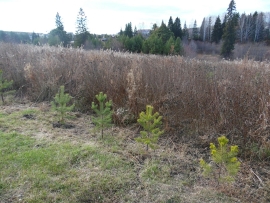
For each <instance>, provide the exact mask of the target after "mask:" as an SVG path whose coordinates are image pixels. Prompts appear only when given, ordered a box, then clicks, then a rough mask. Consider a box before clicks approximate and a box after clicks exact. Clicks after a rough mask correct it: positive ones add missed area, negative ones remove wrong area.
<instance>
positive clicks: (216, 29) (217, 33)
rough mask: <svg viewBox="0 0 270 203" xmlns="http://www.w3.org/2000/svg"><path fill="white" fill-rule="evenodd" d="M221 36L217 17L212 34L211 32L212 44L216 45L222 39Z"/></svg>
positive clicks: (219, 22) (220, 27) (219, 21)
mask: <svg viewBox="0 0 270 203" xmlns="http://www.w3.org/2000/svg"><path fill="white" fill-rule="evenodd" d="M222 34H223V32H222V25H221V20H220V18H219V16H218V17H217V19H216V22H215V25H214V29H213V32H212V42H215V43H216V44H218V43H219V42H220V40H221V38H222Z"/></svg>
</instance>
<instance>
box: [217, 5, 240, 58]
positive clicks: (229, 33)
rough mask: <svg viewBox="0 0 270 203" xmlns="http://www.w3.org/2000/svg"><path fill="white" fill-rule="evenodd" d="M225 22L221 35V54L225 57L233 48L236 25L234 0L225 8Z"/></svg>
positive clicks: (227, 56) (229, 55)
mask: <svg viewBox="0 0 270 203" xmlns="http://www.w3.org/2000/svg"><path fill="white" fill-rule="evenodd" d="M226 18H227V23H226V25H225V30H224V33H223V36H222V39H223V44H222V48H221V55H222V56H223V57H225V58H229V57H231V55H232V51H233V50H234V44H235V40H236V25H237V18H238V14H237V13H236V7H235V2H234V0H231V2H230V4H229V7H228V9H227V15H226Z"/></svg>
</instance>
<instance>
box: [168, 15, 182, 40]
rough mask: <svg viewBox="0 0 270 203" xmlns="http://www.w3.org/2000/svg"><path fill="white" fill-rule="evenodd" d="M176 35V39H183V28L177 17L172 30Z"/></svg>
mask: <svg viewBox="0 0 270 203" xmlns="http://www.w3.org/2000/svg"><path fill="white" fill-rule="evenodd" d="M171 31H172V32H173V34H174V37H175V39H176V38H177V37H179V38H181V39H182V37H183V31H182V27H181V21H180V18H178V17H176V19H175V21H174V23H173V26H172V30H171Z"/></svg>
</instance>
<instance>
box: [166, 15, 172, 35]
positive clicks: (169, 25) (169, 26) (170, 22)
mask: <svg viewBox="0 0 270 203" xmlns="http://www.w3.org/2000/svg"><path fill="white" fill-rule="evenodd" d="M167 27H168V28H169V29H170V31H171V32H173V19H172V16H170V19H169V22H168V26H167Z"/></svg>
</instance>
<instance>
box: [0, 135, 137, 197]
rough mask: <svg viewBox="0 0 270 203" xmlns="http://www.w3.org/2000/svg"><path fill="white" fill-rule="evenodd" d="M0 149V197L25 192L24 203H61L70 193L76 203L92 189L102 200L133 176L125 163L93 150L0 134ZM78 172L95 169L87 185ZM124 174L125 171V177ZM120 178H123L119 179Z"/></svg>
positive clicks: (94, 148)
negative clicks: (83, 169) (17, 191)
mask: <svg viewBox="0 0 270 203" xmlns="http://www.w3.org/2000/svg"><path fill="white" fill-rule="evenodd" d="M0 148H1V162H0V171H1V181H0V194H2V195H3V194H5V193H6V194H12V193H16V190H17V189H18V188H25V189H26V191H27V190H28V192H27V193H28V194H25V199H26V201H27V202H42V201H46V202H51V201H56V202H57V201H59V202H62V200H64V199H66V198H67V197H69V198H71V196H72V194H71V193H70V192H71V191H73V192H74V195H75V197H73V198H74V199H73V200H74V201H75V202H76V201H77V200H78V199H80V198H82V197H80V196H81V195H83V196H86V192H85V190H87V189H88V190H93V188H95V191H96V192H95V193H98V192H97V191H99V192H100V193H102V195H103V196H104V195H106V194H107V193H112V191H114V190H118V189H119V188H122V187H123V186H124V185H125V184H126V183H128V182H129V180H132V176H134V175H132V170H130V169H131V164H130V163H129V162H125V161H123V160H122V159H121V158H119V157H117V156H116V155H113V154H108V153H103V152H101V151H100V150H99V149H98V148H97V147H94V146H87V145H84V146H82V145H71V144H69V143H53V144H50V143H47V142H45V141H43V142H41V141H39V142H37V141H36V140H35V139H34V138H30V137H27V136H23V135H19V134H17V133H3V132H0ZM82 168H85V170H86V171H87V170H88V171H87V173H88V172H91V170H93V169H95V168H97V169H95V170H96V171H94V172H92V173H91V174H90V175H89V177H87V178H88V179H89V182H82V183H81V182H80V180H81V179H82V177H84V176H85V174H81V172H80V171H81V169H82ZM114 170H115V172H114V173H113V174H111V171H114ZM102 171H105V172H102ZM106 171H109V172H108V173H106ZM125 171H129V174H128V175H127V177H126V172H125ZM121 175H123V178H119V177H120V176H121ZM125 177H126V179H125ZM86 188H87V189H86ZM120 191H121V190H120ZM29 194H32V195H31V196H30V195H29ZM33 194H34V196H33ZM76 195H77V196H76ZM100 195H101V194H100ZM100 195H99V196H100ZM85 198H86V197H85ZM87 198H88V197H87ZM0 200H1V199H0ZM70 201H72V198H71V199H70Z"/></svg>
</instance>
